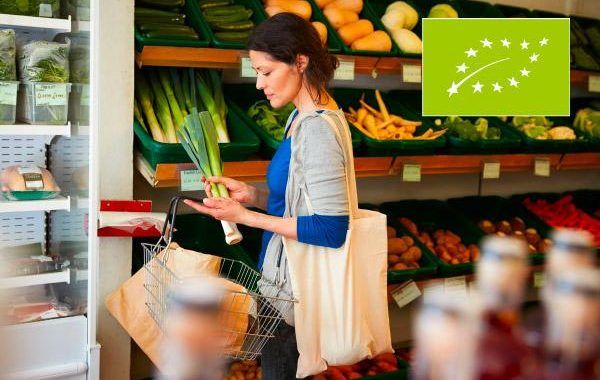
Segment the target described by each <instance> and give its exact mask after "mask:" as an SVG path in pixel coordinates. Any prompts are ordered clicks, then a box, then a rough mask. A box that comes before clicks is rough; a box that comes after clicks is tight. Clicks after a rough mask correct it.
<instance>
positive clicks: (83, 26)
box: [71, 20, 90, 33]
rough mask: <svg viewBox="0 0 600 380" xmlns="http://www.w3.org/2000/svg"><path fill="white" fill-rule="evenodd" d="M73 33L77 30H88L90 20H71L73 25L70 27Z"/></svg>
mask: <svg viewBox="0 0 600 380" xmlns="http://www.w3.org/2000/svg"><path fill="white" fill-rule="evenodd" d="M71 31H72V32H73V33H78V32H89V31H90V22H89V21H79V20H78V21H73V26H72V28H71Z"/></svg>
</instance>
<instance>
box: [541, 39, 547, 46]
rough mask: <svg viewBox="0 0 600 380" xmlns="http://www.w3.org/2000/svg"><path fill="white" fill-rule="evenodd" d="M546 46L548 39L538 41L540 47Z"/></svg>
mask: <svg viewBox="0 0 600 380" xmlns="http://www.w3.org/2000/svg"><path fill="white" fill-rule="evenodd" d="M546 45H548V39H547V38H546V37H544V38H542V39H541V40H540V46H546Z"/></svg>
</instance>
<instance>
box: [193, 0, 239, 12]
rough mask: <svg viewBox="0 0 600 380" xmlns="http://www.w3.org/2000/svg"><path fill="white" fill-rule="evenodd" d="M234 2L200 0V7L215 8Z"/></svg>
mask: <svg viewBox="0 0 600 380" xmlns="http://www.w3.org/2000/svg"><path fill="white" fill-rule="evenodd" d="M230 4H233V1H232V0H207V1H200V9H202V10H204V9H208V8H215V7H224V6H227V5H230Z"/></svg>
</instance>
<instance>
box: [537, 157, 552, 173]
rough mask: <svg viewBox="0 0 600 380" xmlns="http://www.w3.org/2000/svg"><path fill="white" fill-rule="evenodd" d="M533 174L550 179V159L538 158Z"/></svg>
mask: <svg viewBox="0 0 600 380" xmlns="http://www.w3.org/2000/svg"><path fill="white" fill-rule="evenodd" d="M533 173H534V174H535V175H536V176H538V177H550V159H548V158H546V157H537V158H536V159H535V167H534V170H533Z"/></svg>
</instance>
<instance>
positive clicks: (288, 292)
mask: <svg viewBox="0 0 600 380" xmlns="http://www.w3.org/2000/svg"><path fill="white" fill-rule="evenodd" d="M325 113H326V114H327V115H328V116H330V117H331V119H332V120H333V121H334V124H335V127H336V128H340V131H341V128H346V129H347V128H348V124H347V122H346V118H345V116H344V114H343V112H342V111H341V110H337V111H330V110H327V111H325ZM293 115H294V113H292V114H291V115H290V117H289V119H288V121H287V123H286V130H287V128H288V127H289V125H290V123H291V121H292V117H293ZM298 118H299V119H298V122H297V124H296V127H295V128H294V130H293V131H292V136H291V138H292V144H291V157H290V166H289V174H288V180H287V186H286V192H285V213H284V217H290V216H291V217H296V216H303V215H309V210H308V206H307V204H306V200H305V196H304V195H305V193H306V195H308V199H309V200H310V203H311V205H312V208H313V211H314V213H316V214H319V215H348V214H349V209H348V195H347V190H346V172H345V167H346V166H345V165H346V163H345V159H344V150H343V149H344V148H343V146H346V147H348V146H351V142H349V141H347V142H342V141H339V139H338V136H337V134H336V133H335V131H334V130H332V128H331V126H330V125H329V124H328V122H327V121H326V120H325V119H324V118H323V117H321V116H320V114H319V113H318V112H316V111H315V112H310V113H301V114H299V115H298ZM348 135H349V133H348ZM340 136H345V134H342V133H340ZM348 144H350V145H348ZM262 274H263V278H264V279H266V280H267V281H268V282H271V283H273V284H275V285H276V286H268V285H267V281H261V283H260V284H259V286H260V290H261V293H262V294H263V295H265V296H270V297H280V298H292V297H293V292H292V285H291V281H290V280H289V271H288V265H287V258H286V255H285V252H284V249H283V240H282V237H281V235H279V234H273V236H272V237H271V240H270V241H269V244H268V245H267V249H266V252H265V259H264V262H263V268H262ZM272 305H273V306H274V307H275V308H277V309H278V310H279V311H280V312H281V313H282V314H283V317H284V318H285V321H286V322H287V323H288V324H289V325H294V315H293V309H292V310H288V309H286V308H285V307H281V308H279V307H277V304H276V302H275V303H272Z"/></svg>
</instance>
